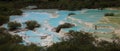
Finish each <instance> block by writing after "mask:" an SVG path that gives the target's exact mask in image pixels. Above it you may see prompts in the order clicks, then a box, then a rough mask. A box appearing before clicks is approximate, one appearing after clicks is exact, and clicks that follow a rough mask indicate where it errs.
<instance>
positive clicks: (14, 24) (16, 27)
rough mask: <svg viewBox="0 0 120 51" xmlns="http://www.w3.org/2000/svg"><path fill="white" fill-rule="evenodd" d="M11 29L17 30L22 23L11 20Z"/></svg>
mask: <svg viewBox="0 0 120 51" xmlns="http://www.w3.org/2000/svg"><path fill="white" fill-rule="evenodd" d="M8 27H9V30H15V29H18V28H20V27H21V24H20V23H18V22H16V21H15V22H9V23H8Z"/></svg>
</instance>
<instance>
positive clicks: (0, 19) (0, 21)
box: [0, 15, 9, 25]
mask: <svg viewBox="0 0 120 51" xmlns="http://www.w3.org/2000/svg"><path fill="white" fill-rule="evenodd" d="M8 21H9V17H8V16H4V15H0V25H2V24H4V23H7V22H8Z"/></svg>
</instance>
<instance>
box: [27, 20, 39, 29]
mask: <svg viewBox="0 0 120 51" xmlns="http://www.w3.org/2000/svg"><path fill="white" fill-rule="evenodd" d="M25 24H26V25H27V28H28V29H30V30H33V29H34V28H36V27H40V24H38V23H37V22H36V21H27V22H25Z"/></svg>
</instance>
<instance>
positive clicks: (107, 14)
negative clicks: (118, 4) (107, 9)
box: [105, 13, 114, 16]
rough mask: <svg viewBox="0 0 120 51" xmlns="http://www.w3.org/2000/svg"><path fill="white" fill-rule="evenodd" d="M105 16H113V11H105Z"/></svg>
mask: <svg viewBox="0 0 120 51" xmlns="http://www.w3.org/2000/svg"><path fill="white" fill-rule="evenodd" d="M105 16H114V13H106V14H105Z"/></svg>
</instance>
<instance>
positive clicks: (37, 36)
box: [6, 9, 118, 46]
mask: <svg viewBox="0 0 120 51" xmlns="http://www.w3.org/2000/svg"><path fill="white" fill-rule="evenodd" d="M23 12H24V13H23V15H21V16H11V17H10V21H17V22H20V23H21V24H22V27H21V28H25V27H26V25H25V24H24V23H25V22H26V21H28V20H35V21H37V22H38V23H39V24H41V27H40V28H36V29H35V31H31V30H28V31H21V32H18V33H17V34H18V35H20V36H22V37H23V39H24V41H25V42H26V43H28V42H29V43H35V44H37V45H40V46H49V45H51V44H52V43H56V42H60V41H61V36H59V34H60V33H56V32H54V31H52V29H53V28H55V27H57V26H58V25H60V24H62V23H65V22H67V23H72V24H75V25H76V26H75V27H72V28H67V29H62V31H64V32H68V31H69V30H75V31H80V30H83V31H87V32H92V31H93V32H94V31H95V30H94V25H95V24H97V23H98V22H99V21H100V20H101V19H102V17H103V16H104V14H105V13H108V12H114V13H117V12H118V11H117V10H97V9H83V10H78V11H66V10H23ZM69 13H75V14H76V15H71V16H68V14H69ZM52 14H55V15H57V16H56V17H55V15H52ZM6 25H7V24H6ZM107 30H108V31H111V30H109V29H99V30H97V31H107ZM46 36H47V37H46ZM41 37H46V38H44V39H42V38H41Z"/></svg>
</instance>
